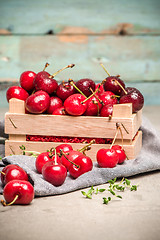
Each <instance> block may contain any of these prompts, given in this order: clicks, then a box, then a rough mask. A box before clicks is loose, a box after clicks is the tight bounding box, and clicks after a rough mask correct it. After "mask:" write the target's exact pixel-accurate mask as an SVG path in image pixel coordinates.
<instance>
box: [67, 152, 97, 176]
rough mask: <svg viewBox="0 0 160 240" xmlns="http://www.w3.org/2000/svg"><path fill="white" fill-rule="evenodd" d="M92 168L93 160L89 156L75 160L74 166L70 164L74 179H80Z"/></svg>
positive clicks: (70, 171)
mask: <svg viewBox="0 0 160 240" xmlns="http://www.w3.org/2000/svg"><path fill="white" fill-rule="evenodd" d="M75 164H76V165H77V166H76V165H75ZM92 168H93V163H92V160H91V159H90V158H89V157H88V156H84V155H80V156H79V157H77V158H76V159H75V160H74V164H70V166H69V168H68V171H69V173H70V175H71V176H72V177H73V178H78V177H79V176H80V175H82V174H84V173H86V172H89V171H91V170H92Z"/></svg>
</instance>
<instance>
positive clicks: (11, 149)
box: [5, 131, 142, 162]
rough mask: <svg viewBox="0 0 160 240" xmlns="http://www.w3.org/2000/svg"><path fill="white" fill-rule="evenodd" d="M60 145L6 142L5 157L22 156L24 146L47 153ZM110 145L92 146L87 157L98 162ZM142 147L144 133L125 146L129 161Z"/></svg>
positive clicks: (76, 147) (75, 144)
mask: <svg viewBox="0 0 160 240" xmlns="http://www.w3.org/2000/svg"><path fill="white" fill-rule="evenodd" d="M59 144H60V143H54V142H29V141H13V140H6V141H5V155H6V156H9V155H10V154H14V155H15V154H16V155H18V154H22V150H21V149H20V148H19V147H20V146H22V145H24V146H25V147H26V150H27V151H37V152H45V151H47V150H48V149H50V148H52V147H56V146H58V145H59ZM72 146H73V149H74V150H77V149H80V148H82V147H84V144H79V143H72ZM108 147H110V145H108V144H92V147H91V150H89V151H87V153H86V154H87V156H89V157H90V158H91V159H92V160H93V161H94V162H95V161H96V153H97V151H98V150H99V149H101V148H108ZM141 147H142V132H141V131H139V132H138V134H137V135H136V137H135V139H134V141H133V142H132V144H130V145H125V144H124V149H125V152H126V155H127V157H128V158H129V159H135V158H136V157H137V156H138V154H139V152H140V150H141Z"/></svg>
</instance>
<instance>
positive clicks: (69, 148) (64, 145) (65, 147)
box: [56, 143, 73, 153]
mask: <svg viewBox="0 0 160 240" xmlns="http://www.w3.org/2000/svg"><path fill="white" fill-rule="evenodd" d="M60 150H62V151H63V152H64V153H66V152H69V151H72V150H73V148H72V145H70V144H67V143H62V144H60V145H58V146H57V147H56V152H57V153H60Z"/></svg>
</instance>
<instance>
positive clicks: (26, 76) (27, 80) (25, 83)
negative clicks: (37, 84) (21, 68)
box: [20, 71, 36, 91]
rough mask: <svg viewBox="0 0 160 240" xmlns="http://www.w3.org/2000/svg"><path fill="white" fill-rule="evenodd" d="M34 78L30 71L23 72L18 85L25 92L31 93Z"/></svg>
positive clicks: (34, 74)
mask: <svg viewBox="0 0 160 240" xmlns="http://www.w3.org/2000/svg"><path fill="white" fill-rule="evenodd" d="M35 76H36V73H34V72H32V71H25V72H23V73H22V74H21V76H20V85H21V87H22V88H24V89H25V90H26V91H32V90H33V89H34V85H33V80H34V78H35Z"/></svg>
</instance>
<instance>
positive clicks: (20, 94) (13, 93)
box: [6, 86, 29, 102]
mask: <svg viewBox="0 0 160 240" xmlns="http://www.w3.org/2000/svg"><path fill="white" fill-rule="evenodd" d="M28 97H29V94H28V92H27V91H26V90H24V89H23V88H21V87H19V86H12V87H9V88H8V90H7V92H6V98H7V101H8V102H9V100H10V99H11V98H17V99H20V100H23V101H25V100H26V99H27V98H28Z"/></svg>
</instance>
